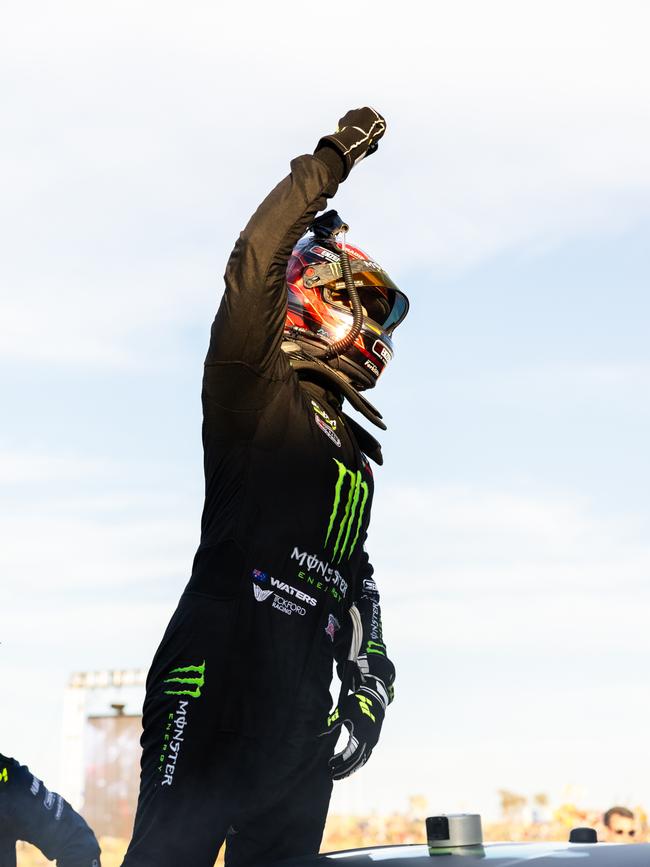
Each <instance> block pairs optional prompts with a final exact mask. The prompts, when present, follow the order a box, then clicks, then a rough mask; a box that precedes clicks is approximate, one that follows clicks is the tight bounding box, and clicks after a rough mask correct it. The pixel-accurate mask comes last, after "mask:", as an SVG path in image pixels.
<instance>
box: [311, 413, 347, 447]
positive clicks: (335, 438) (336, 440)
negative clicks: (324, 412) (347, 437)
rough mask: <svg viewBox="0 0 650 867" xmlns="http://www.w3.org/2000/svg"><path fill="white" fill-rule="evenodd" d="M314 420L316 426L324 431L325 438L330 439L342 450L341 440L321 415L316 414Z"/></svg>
mask: <svg viewBox="0 0 650 867" xmlns="http://www.w3.org/2000/svg"><path fill="white" fill-rule="evenodd" d="M314 418H315V419H316V424H317V425H318V427H319V428H320V429H321V430H322V431H323V433H324V434H325V436H327V437H329V439H331V440H332V442H333V443H334V445H335V446H336V447H337V448H339V449H340V448H341V440H340V439H339V437H338V435H337V434H335V433H334V431H333V430H332V428H331V427H330V426H329V425H328V424H327V422H326V421H324V420H323V419H322V418H321V417H320V416H319V415H316V414H315V413H314Z"/></svg>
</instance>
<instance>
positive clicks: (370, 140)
mask: <svg viewBox="0 0 650 867" xmlns="http://www.w3.org/2000/svg"><path fill="white" fill-rule="evenodd" d="M385 132H386V121H385V120H384V118H383V117H382V116H381V115H380V114H379V112H377V111H375V110H374V108H353V109H352V110H351V111H348V112H347V114H344V115H343V117H342V118H341V119H340V120H339V125H338V126H337V128H336V132H335V133H333V134H332V135H327V136H324V138H322V139H321V140H320V141H319V142H318V145H317V147H316V150H318V149H319V148H321V147H323V146H325V145H329V146H330V147H333V148H334V149H335V150H336V151H337V153H338V154H339V156H340V157H341V159H342V160H343V163H344V166H345V173H344V175H343V180H345V179H346V178H347V176H348V175H349V174H350V172H351V171H352V166H354V165H356V163H358V162H359V160H362V159H363V158H364V157H367V156H369V155H370V154H373V153H374V152H375V151H376V150H377V148H378V144H377V142H378V141H379V139H380V138H381V137H382V136H383V134H384V133H385Z"/></svg>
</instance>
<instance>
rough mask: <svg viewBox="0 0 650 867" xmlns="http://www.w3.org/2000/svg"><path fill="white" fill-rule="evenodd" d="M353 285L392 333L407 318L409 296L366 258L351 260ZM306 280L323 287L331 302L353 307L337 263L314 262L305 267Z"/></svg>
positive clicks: (373, 315) (379, 322)
mask: <svg viewBox="0 0 650 867" xmlns="http://www.w3.org/2000/svg"><path fill="white" fill-rule="evenodd" d="M350 266H351V270H352V277H353V279H354V285H355V286H356V288H357V290H358V291H359V295H360V297H361V303H362V305H363V306H364V307H365V309H366V311H367V313H368V316H369V317H370V318H371V319H372V320H373V321H374V322H376V323H377V325H379V326H380V327H381V328H382V329H383V330H384V331H386V332H388V333H389V334H390V333H391V332H392V331H393V330H394V329H395V328H396V327H397V326H398V325H399V323H400V322H401V321H402V319H404V317H405V316H406V314H407V313H408V309H409V302H408V298H407V297H406V295H404V293H403V292H402V291H401V290H399V289H398V288H397V286H396V285H395V284H394V283H393V281H392V280H391V279H390V277H389V276H388V274H387V273H386V272H385V271H383V270H381V269H380V268H376V269H369V268H368V262H367V261H366V260H357V261H352V262H350ZM303 282H304V284H305V286H306V287H307V288H310V287H311V286H322V288H323V297H324V298H325V300H326V301H328V302H329V303H331V304H337V305H338V306H340V307H345V308H347V309H349V308H350V302H349V299H348V297H347V290H346V288H345V280H343V278H342V275H341V268H340V265H339V264H338V263H336V262H334V263H327V264H325V265H313V266H310V267H308V268H306V269H305V272H304V275H303Z"/></svg>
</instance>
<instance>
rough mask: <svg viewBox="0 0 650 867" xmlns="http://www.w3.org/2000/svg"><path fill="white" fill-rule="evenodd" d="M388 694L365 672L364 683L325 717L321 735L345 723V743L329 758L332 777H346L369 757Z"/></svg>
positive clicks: (340, 778) (334, 778)
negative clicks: (347, 735)
mask: <svg viewBox="0 0 650 867" xmlns="http://www.w3.org/2000/svg"><path fill="white" fill-rule="evenodd" d="M387 704H388V694H387V692H386V689H385V687H384V684H383V683H382V682H381V681H380V680H379V679H378V678H374V677H371V676H368V675H367V676H366V677H365V678H364V681H363V685H362V686H360V687H359V689H357V690H355V692H353V693H351V694H350V695H347V696H346V697H345V698H344V699H343V700H342V701H341V703H340V704H339V705H338V707H336V708H335V709H334V710H333V711H332V713H331V714H330V715H329V716H328V718H327V731H324V732H323V733H322V735H321V737H323V736H326V735H330V734H332V733H333V732H337V733H338V732H339V730H340V729H341V727H342V726H345V727H346V728H347V730H348V732H349V733H350V737H349V739H348V743H347V744H346V746H345V747H344V748H343V749H342V750H341V751H340V752H338V753H335V754H334V755H333V756H332V758H331V759H330V761H329V767H330V772H331V774H332V779H333V780H342V779H344V778H345V777H349V776H350V774H353V773H354V772H355V771H357V770H358V769H359V768H360V767H362V766H363V765H365V763H366V762H367V761H368V759H369V758H370V755H371V753H372V751H373V749H374V748H375V746H376V745H377V741H378V740H379V734H380V732H381V725H382V723H383V721H384V714H385V713H386V705H387Z"/></svg>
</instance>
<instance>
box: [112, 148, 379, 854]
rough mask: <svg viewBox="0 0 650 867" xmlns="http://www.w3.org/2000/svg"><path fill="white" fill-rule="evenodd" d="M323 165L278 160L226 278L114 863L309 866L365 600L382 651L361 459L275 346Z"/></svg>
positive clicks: (326, 173)
mask: <svg viewBox="0 0 650 867" xmlns="http://www.w3.org/2000/svg"><path fill="white" fill-rule="evenodd" d="M328 156H329V157H330V158H329V159H327V157H325V158H323V157H322V156H321V155H320V152H319V157H320V158H318V157H314V156H302V157H299V158H297V159H295V160H294V161H293V162H292V164H291V174H290V175H289V176H288V177H287V178H285V179H284V180H283V181H282V182H281V183H280V184H278V186H277V187H276V188H275V189H274V190H273V191H272V192H271V193H270V195H269V196H268V197H267V198H266V199H265V201H264V202H263V203H262V204H261V205H260V207H259V208H258V210H257V211H256V213H255V214H254V215H253V217H252V218H251V220H250V222H249V223H248V225H247V226H246V228H245V229H244V231H243V232H242V233H241V235H240V237H239V240H238V241H237V244H236V246H235V249H234V250H233V253H232V255H231V257H230V260H229V262H228V265H227V270H226V275H225V281H226V290H225V293H224V296H223V299H222V302H221V305H220V307H219V311H218V313H217V316H216V318H215V321H214V324H213V326H212V334H211V341H210V347H209V350H208V355H207V358H206V362H205V372H204V378H203V393H202V399H203V418H204V421H203V448H204V468H205V506H204V510H203V517H202V522H201V542H200V546H199V549H198V551H197V553H196V556H195V559H194V564H193V569H192V576H191V579H190V581H189V584H188V586H187V588H186V590H185V592H184V593H183V595H182V597H181V600H180V602H179V605H178V608H177V610H176V612H175V614H174V615H173V617H172V620H171V622H170V624H169V626H168V628H167V631H166V633H165V635H164V637H163V640H162V643H161V645H160V647H159V649H158V651H157V653H156V656H155V658H154V661H153V664H152V667H151V670H150V672H149V676H148V679H147V695H146V699H145V704H144V712H143V728H144V733H143V736H142V746H143V755H142V775H141V789H140V799H139V803H138V811H137V815H136V820H135V827H134V834H133V838H132V841H131V844H130V847H129V850H128V853H127V856H126V859H125V861H124V865H125V867H126V865H128V867H136V865H137V867H154V865H156V867H166V865H169V867H178V865H181V864H183V865H185V864H188V865H192V867H211V865H212V864H213V862H214V859H215V858H216V855H217V852H218V850H219V848H220V846H221V844H222V843H223V840H224V839H227V846H226V860H227V863H228V864H229V865H234V864H236V865H237V867H242V865H251V864H258V863H262V862H270V861H271V860H273V859H275V858H280V857H289V856H291V855H296V854H307V853H315V852H317V851H318V847H319V845H320V840H321V836H322V831H323V826H324V822H325V817H326V814H327V807H328V804H329V798H330V794H331V787H332V783H331V778H330V773H329V770H328V760H329V758H330V757H331V755H332V752H333V749H334V742H333V741H334V739H333V738H320V739H319V737H318V735H319V734H320V733H321V732H322V731H323V729H324V728H325V721H326V718H327V714H328V712H329V710H330V708H331V704H332V699H331V696H330V693H329V686H330V682H331V679H332V664H333V660H334V659H335V658H337V659H344V658H345V657H346V655H347V650H348V646H349V642H350V637H351V625H350V615H349V608H350V605H351V604H352V602H353V601H354V600H355V599H356V598H357V597H358V596H359V595H360V594H362V593H364V592H365V593H366V596H367V594H371V596H372V594H374V597H373V599H371V603H372V604H371V605H370V606H368V605H367V604H366V605H365V606H362V608H363V610H365V611H366V612H371V611H374V615H375V616H374V624H371V623H370V622H368V623H367V624H366V625H365V627H364V631H367V637H368V636H369V635H370V630H371V629H374V633H373V634H374V636H375V638H377V637H378V638H379V639H381V635H379V636H377V618H378V615H379V608H378V604H377V603H378V596H377V595H376V588H375V586H374V582H373V581H372V580H371V577H370V576H371V575H372V567H371V566H370V563H369V560H368V557H367V555H366V553H365V551H364V540H365V537H366V531H367V527H368V521H369V518H370V507H371V502H372V494H373V479H372V472H371V469H370V466H369V464H368V460H367V459H366V457H365V456H364V455H363V454H362V453H361V451H360V449H359V446H358V444H357V440H356V438H355V436H354V435H353V433H352V431H351V424H350V420H348V419H347V418H346V417H344V416H343V415H342V414H341V412H340V401H339V400H338V399H337V397H336V395H334V394H332V393H331V392H328V391H327V390H326V389H325V388H322V387H319V386H317V385H315V384H313V383H310V382H306V381H301V380H299V378H298V376H297V375H296V373H295V372H294V371H293V370H292V368H291V366H290V363H289V360H288V359H287V357H286V355H285V354H284V353H283V352H282V350H281V342H282V337H283V329H284V324H285V316H286V301H287V287H286V276H285V272H286V267H287V261H288V259H289V256H290V254H291V251H292V249H293V246H294V244H295V243H296V241H297V240H298V238H299V237H300V236H301V235H302V234H303V233H304V231H305V229H306V228H307V226H308V224H309V223H310V222H311V220H312V219H313V218H314V216H315V214H316V213H317V212H318V211H320V210H322V209H323V208H324V207H325V204H326V200H327V197H328V196H332V195H333V194H334V193H335V191H336V189H337V186H338V181H339V179H340V170H339V172H338V176H337V168H338V166H337V163H338V157H336V156H335V155H333V154H331V153H330V154H328ZM332 157H333V158H332ZM366 602H367V599H366ZM366 619H367V620H370V614H368V616H367V618H366ZM366 627H367V629H366Z"/></svg>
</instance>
